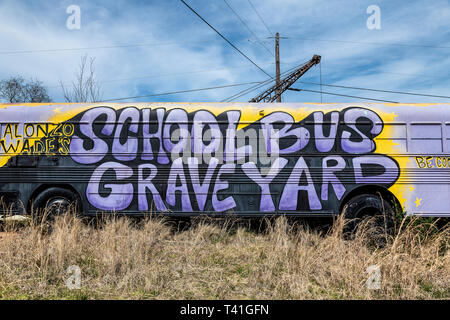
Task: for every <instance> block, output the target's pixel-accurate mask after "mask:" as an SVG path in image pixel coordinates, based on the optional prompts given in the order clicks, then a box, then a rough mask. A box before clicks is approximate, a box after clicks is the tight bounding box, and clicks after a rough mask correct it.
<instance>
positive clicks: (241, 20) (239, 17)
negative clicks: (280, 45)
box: [223, 0, 274, 57]
mask: <svg viewBox="0 0 450 320" xmlns="http://www.w3.org/2000/svg"><path fill="white" fill-rule="evenodd" d="M223 2H225V4H226V5H227V6H228V8H230V10H231V11H232V12H233V13H234V15H235V16H236V17H237V18H238V19H239V21H240V22H241V23H242V24H243V25H244V27H245V28H247V30H248V31H249V32H250V34H251V35H253V36H254V37H255V39H256V41H258V43H259V44H260V45H261V46H263V47H264V48H265V49H266V50H267V52H269V53H270V54H271V55H272V57H273V56H274V55H273V53H272V51H270V50H269V49H268V48H267V47H266V45H265V44H264V43H263V42H262V41H261V39H259V37H258V36H257V35H256V34H255V33H254V32H253V31H252V29H250V27H249V26H248V25H247V23H245V21H244V20H243V19H242V18H241V16H240V15H239V14H238V13H237V12H236V11H235V10H234V9H233V7H231V5H230V4H229V3H228V2H227V0H223Z"/></svg>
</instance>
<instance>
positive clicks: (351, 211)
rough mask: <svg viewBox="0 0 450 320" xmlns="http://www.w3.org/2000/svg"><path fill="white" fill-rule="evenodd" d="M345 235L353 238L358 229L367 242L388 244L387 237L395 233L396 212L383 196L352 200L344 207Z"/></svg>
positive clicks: (360, 197)
mask: <svg viewBox="0 0 450 320" xmlns="http://www.w3.org/2000/svg"><path fill="white" fill-rule="evenodd" d="M342 214H343V216H344V218H345V226H344V235H345V236H346V237H347V238H353V237H354V236H355V235H356V234H357V232H358V229H361V228H362V229H364V230H360V231H361V232H363V234H364V235H365V236H367V237H366V238H367V240H369V242H370V243H373V244H375V245H378V246H383V245H385V244H386V241H387V236H388V235H390V234H392V233H393V232H394V224H395V211H394V209H393V208H392V206H391V204H390V203H389V202H388V201H386V200H385V199H383V198H382V197H381V195H374V194H361V195H358V196H355V197H353V198H351V199H350V200H349V201H348V202H347V203H346V204H345V205H344V207H343V209H342Z"/></svg>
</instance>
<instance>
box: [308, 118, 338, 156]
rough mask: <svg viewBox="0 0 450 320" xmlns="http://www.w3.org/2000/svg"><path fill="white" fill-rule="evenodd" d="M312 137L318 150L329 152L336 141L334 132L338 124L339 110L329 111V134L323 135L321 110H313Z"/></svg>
mask: <svg viewBox="0 0 450 320" xmlns="http://www.w3.org/2000/svg"><path fill="white" fill-rule="evenodd" d="M313 115H314V137H315V142H316V148H317V151H319V152H330V151H331V149H333V146H334V142H335V141H336V132H337V127H338V124H339V112H337V111H333V112H332V113H331V123H330V125H329V126H330V134H329V135H328V137H325V135H324V134H323V126H324V124H323V112H320V111H319V112H314V113H313Z"/></svg>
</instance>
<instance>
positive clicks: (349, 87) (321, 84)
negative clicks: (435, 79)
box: [298, 81, 450, 99]
mask: <svg viewBox="0 0 450 320" xmlns="http://www.w3.org/2000/svg"><path fill="white" fill-rule="evenodd" d="M298 82H299V83H303V84H313V85H320V86H326V87H333V88H343V89H353V90H364V91H374V92H384V93H395V94H405V95H412V96H421V97H433V98H443V99H450V96H441V95H435V94H428V93H417V92H405V91H393V90H382V89H372V88H361V87H351V86H341V85H336V84H325V83H315V82H308V81H298Z"/></svg>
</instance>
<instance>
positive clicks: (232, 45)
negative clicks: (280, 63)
mask: <svg viewBox="0 0 450 320" xmlns="http://www.w3.org/2000/svg"><path fill="white" fill-rule="evenodd" d="M180 1H181V2H182V3H183V4H184V5H185V6H186V7H188V9H189V10H191V11H192V12H193V13H194V14H195V15H196V16H197V17H199V18H200V19H201V20H202V21H203V22H204V23H206V24H207V25H208V26H209V27H210V28H211V29H212V30H214V31H215V32H216V33H217V34H218V35H219V36H220V37H221V38H222V39H223V40H225V41H226V42H227V43H228V44H229V45H230V46H231V47H233V48H234V49H235V50H236V51H237V52H239V53H240V54H241V55H242V56H243V57H245V58H246V59H247V60H248V61H250V62H251V63H252V64H253V65H254V66H255V67H257V68H258V69H259V70H261V71H262V72H264V73H265V74H266V75H268V76H269V77H271V78H272V76H271V75H270V74H268V73H267V72H266V71H265V70H264V69H263V68H261V67H260V66H258V65H257V64H256V63H255V62H254V61H253V60H252V59H250V58H249V57H248V56H247V55H246V54H245V53H243V52H242V51H241V50H239V49H238V47H236V46H235V45H234V44H233V43H232V42H231V41H230V40H228V39H227V38H226V37H225V36H224V35H223V34H221V33H220V32H219V31H217V29H216V28H214V27H213V26H212V25H211V24H209V22H208V21H206V20H205V19H204V18H203V17H202V16H201V15H200V14H199V13H197V11H195V10H194V9H192V8H191V7H190V6H189V5H188V4H187V3H186V2H185V1H184V0H180Z"/></svg>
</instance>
